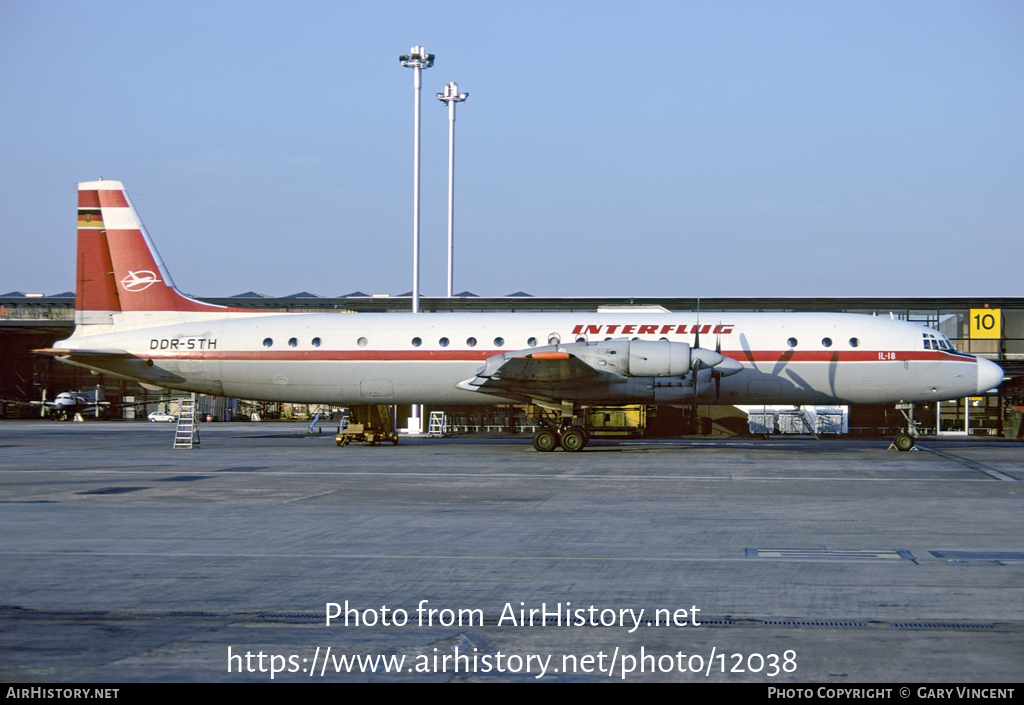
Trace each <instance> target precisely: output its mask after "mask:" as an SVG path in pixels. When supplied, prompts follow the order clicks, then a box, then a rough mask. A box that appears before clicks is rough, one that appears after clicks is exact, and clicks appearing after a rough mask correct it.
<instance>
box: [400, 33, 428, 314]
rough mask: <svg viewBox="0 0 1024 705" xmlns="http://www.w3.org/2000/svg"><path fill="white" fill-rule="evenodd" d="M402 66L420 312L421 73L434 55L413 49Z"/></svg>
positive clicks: (414, 282)
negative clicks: (409, 97)
mask: <svg viewBox="0 0 1024 705" xmlns="http://www.w3.org/2000/svg"><path fill="white" fill-rule="evenodd" d="M398 60H399V61H401V62H402V66H405V67H406V68H410V69H413V97H414V101H413V158H412V312H413V313H419V310H420V86H421V81H420V72H421V71H422V70H423V69H429V68H430V67H431V66H433V65H434V55H433V54H428V53H427V52H426V51H425V50H424V49H423V47H413V48H412V49H410V50H409V53H408V54H402V55H401V56H399V57H398Z"/></svg>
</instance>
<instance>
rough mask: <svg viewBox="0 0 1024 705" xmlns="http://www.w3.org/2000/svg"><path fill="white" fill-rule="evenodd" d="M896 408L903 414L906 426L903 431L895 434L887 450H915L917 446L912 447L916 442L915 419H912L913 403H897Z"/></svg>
mask: <svg viewBox="0 0 1024 705" xmlns="http://www.w3.org/2000/svg"><path fill="white" fill-rule="evenodd" d="M896 410H897V411H899V412H900V413H901V414H903V418H904V419H905V420H906V422H907V426H906V430H905V431H904V430H900V432H899V433H897V434H896V438H894V439H893V441H892V443H890V444H889V450H898V451H901V452H906V451H911V450H917V448H915V447H914V446H915V444H916V443H917V421H915V420H914V405H913V404H897V405H896ZM907 412H910V413H907Z"/></svg>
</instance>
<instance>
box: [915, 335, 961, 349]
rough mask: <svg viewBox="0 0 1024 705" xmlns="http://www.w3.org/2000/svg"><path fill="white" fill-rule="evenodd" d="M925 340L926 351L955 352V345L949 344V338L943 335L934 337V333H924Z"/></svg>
mask: <svg viewBox="0 0 1024 705" xmlns="http://www.w3.org/2000/svg"><path fill="white" fill-rule="evenodd" d="M921 335H922V337H923V338H924V349H925V350H945V351H946V352H954V350H955V348H954V347H953V344H952V343H951V342H949V338H947V337H946V336H944V335H942V334H941V333H940V334H939V335H934V334H932V333H922V334H921Z"/></svg>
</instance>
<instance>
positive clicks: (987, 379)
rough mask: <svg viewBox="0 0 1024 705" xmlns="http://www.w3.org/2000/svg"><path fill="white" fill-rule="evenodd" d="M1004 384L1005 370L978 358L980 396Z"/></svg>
mask: <svg viewBox="0 0 1024 705" xmlns="http://www.w3.org/2000/svg"><path fill="white" fill-rule="evenodd" d="M1002 383H1003V368H1002V367H1000V366H999V365H997V364H996V363H994V362H992V361H991V360H986V359H985V358H983V357H979V358H978V394H981V393H983V392H987V391H988V390H990V389H994V388H995V387H998V386H999V385H1000V384H1002Z"/></svg>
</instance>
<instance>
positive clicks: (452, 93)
mask: <svg viewBox="0 0 1024 705" xmlns="http://www.w3.org/2000/svg"><path fill="white" fill-rule="evenodd" d="M468 97H469V93H459V85H458V84H457V83H455V81H451V82H449V83H448V84H447V85H446V86H445V87H444V93H438V94H437V99H438V100H439V101H441V102H442V103H449V102H453V103H461V102H462V101H464V100H465V99H466V98H468Z"/></svg>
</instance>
